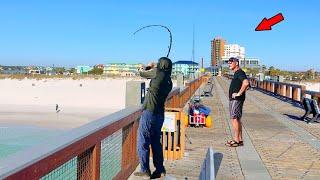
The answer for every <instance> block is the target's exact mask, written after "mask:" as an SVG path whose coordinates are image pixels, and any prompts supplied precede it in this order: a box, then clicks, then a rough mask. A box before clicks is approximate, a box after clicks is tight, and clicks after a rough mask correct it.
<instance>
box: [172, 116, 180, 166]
mask: <svg viewBox="0 0 320 180" xmlns="http://www.w3.org/2000/svg"><path fill="white" fill-rule="evenodd" d="M178 114H179V113H175V120H174V126H175V127H176V131H175V132H174V133H173V142H172V143H173V149H172V150H173V159H174V160H176V159H178V157H177V151H176V149H177V142H178V141H177V132H178V129H177V121H178V118H179V117H178Z"/></svg>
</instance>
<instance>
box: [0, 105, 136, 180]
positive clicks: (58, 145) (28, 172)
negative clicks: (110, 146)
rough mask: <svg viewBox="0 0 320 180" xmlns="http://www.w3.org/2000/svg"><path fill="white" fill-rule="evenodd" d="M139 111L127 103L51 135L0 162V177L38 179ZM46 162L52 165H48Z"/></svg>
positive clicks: (127, 122)
mask: <svg viewBox="0 0 320 180" xmlns="http://www.w3.org/2000/svg"><path fill="white" fill-rule="evenodd" d="M140 115H141V107H129V108H126V109H123V110H120V111H118V112H115V113H113V114H111V115H108V116H105V117H103V118H101V119H98V120H96V121H93V122H91V123H88V124H86V125H84V126H81V127H79V128H76V129H73V130H71V131H69V132H68V133H65V134H64V135H62V136H59V137H55V138H52V139H50V140H48V141H47V143H43V144H40V145H38V146H35V147H33V148H30V149H27V150H25V151H21V152H18V153H17V154H15V155H14V156H11V157H9V158H7V159H5V160H4V161H1V162H0V179H4V178H9V179H11V178H12V179H19V178H21V177H25V178H27V179H33V178H35V179H39V178H41V177H42V176H44V175H45V174H46V173H48V172H50V171H52V170H54V169H55V168H57V167H59V166H60V165H62V164H63V163H65V162H67V161H68V160H69V159H71V158H72V157H74V156H75V155H78V154H81V153H82V152H84V151H85V150H87V149H89V148H91V147H92V146H94V145H95V144H97V143H100V141H101V140H102V139H104V138H105V137H107V136H109V135H111V134H112V133H114V132H116V131H117V130H118V129H121V128H122V127H125V126H127V125H129V124H130V123H132V122H133V121H135V120H136V119H138V117H139V116H140ZM48 163H50V164H52V165H51V166H49V167H48V165H47V164H48ZM3 165H6V166H3ZM22 179H24V178H22Z"/></svg>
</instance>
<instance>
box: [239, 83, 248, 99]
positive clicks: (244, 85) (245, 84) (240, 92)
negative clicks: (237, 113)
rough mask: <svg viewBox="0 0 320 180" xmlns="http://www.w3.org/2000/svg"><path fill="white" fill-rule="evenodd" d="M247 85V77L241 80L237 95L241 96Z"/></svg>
mask: <svg viewBox="0 0 320 180" xmlns="http://www.w3.org/2000/svg"><path fill="white" fill-rule="evenodd" d="M248 86H249V81H248V79H245V80H243V81H242V85H241V89H240V91H239V92H238V96H241V95H242V94H243V93H244V92H245V91H246V90H247V88H248Z"/></svg>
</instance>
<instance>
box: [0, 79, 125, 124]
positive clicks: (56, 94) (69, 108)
mask: <svg viewBox="0 0 320 180" xmlns="http://www.w3.org/2000/svg"><path fill="white" fill-rule="evenodd" d="M130 80H131V79H105V80H94V79H82V80H72V79H62V80H61V79H46V80H29V79H25V80H12V79H3V80H0V87H1V91H0V92H1V93H0V126H2V125H4V124H12V125H30V126H39V127H45V128H53V129H72V128H76V127H79V126H81V125H84V124H86V123H88V122H90V121H93V120H96V119H99V118H101V117H104V116H106V115H109V114H111V113H113V112H116V111H118V110H121V109H123V108H124V107H125V87H126V82H127V81H130ZM56 104H58V106H59V108H58V109H59V112H58V113H57V112H56Z"/></svg>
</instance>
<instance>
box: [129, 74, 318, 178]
mask: <svg viewBox="0 0 320 180" xmlns="http://www.w3.org/2000/svg"><path fill="white" fill-rule="evenodd" d="M213 83H214V88H213V97H204V98H203V99H202V102H203V104H205V105H207V106H210V107H211V109H212V113H211V116H212V119H213V121H214V127H213V128H187V129H186V135H187V138H186V150H185V155H184V158H183V159H181V160H177V161H166V162H165V167H166V170H167V176H166V178H164V179H198V177H199V174H200V169H201V165H202V162H203V160H204V157H205V154H206V151H207V149H208V147H212V148H213V149H214V151H215V157H214V158H215V172H216V179H320V123H315V124H307V123H306V122H303V121H300V120H299V119H298V117H300V116H301V115H303V113H304V111H303V110H302V109H301V108H299V107H297V105H296V104H295V103H292V102H288V101H286V100H283V99H281V98H279V97H275V96H270V95H269V94H266V93H264V92H261V91H258V90H254V91H247V99H246V102H245V105H244V114H243V119H242V122H243V135H244V146H243V147H238V148H231V147H226V146H225V142H226V141H227V140H229V139H231V137H232V130H231V125H230V120H229V112H228V107H227V106H228V98H227V94H228V93H227V92H228V86H229V82H228V80H226V79H224V78H221V77H217V78H214V81H213ZM151 162H152V161H151ZM151 166H152V165H151ZM137 170H139V167H138V168H137ZM129 179H139V178H137V177H134V176H133V175H132V176H131V177H130V178H129Z"/></svg>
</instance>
